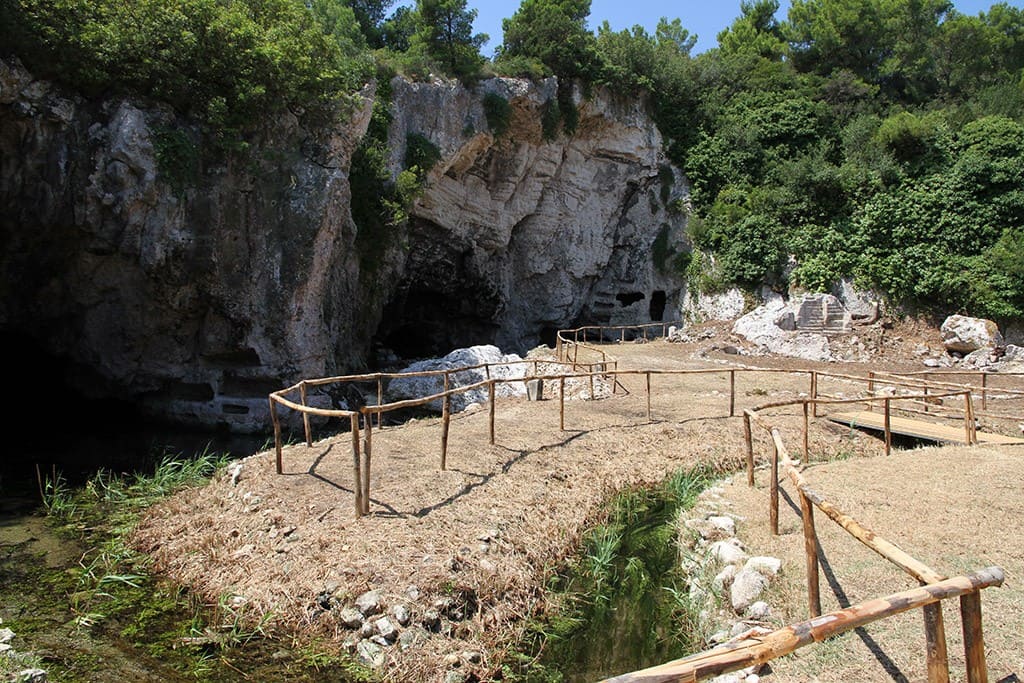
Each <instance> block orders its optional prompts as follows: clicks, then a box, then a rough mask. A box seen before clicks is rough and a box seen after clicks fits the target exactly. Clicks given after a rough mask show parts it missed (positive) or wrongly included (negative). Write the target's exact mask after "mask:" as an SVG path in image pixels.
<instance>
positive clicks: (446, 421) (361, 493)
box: [269, 359, 976, 516]
mask: <svg viewBox="0 0 1024 683" xmlns="http://www.w3.org/2000/svg"><path fill="white" fill-rule="evenodd" d="M517 364H522V365H526V366H527V368H532V372H526V373H525V374H524V376H523V377H521V378H496V377H491V375H492V372H493V371H494V369H495V368H496V367H498V366H511V365H517ZM541 365H547V366H549V367H550V366H552V365H554V366H561V367H563V368H564V371H563V372H559V373H549V374H544V373H541V372H539V368H540V366H541ZM581 368H586V371H581ZM481 369H482V370H484V373H485V376H486V377H487V379H484V380H482V381H479V382H475V383H472V384H469V385H465V386H457V387H453V386H451V379H452V376H455V375H458V374H460V373H464V372H466V371H470V370H481ZM750 374H768V375H779V374H785V375H798V376H801V375H802V376H806V381H807V391H808V395H809V397H810V398H809V399H806V400H803V401H802V402H803V410H804V430H803V443H804V457H805V458H806V457H807V442H808V420H809V417H810V416H809V415H808V411H809V410H810V411H811V415H813V416H814V417H817V416H818V414H819V412H820V410H819V406H823V405H830V406H835V405H848V404H856V403H865V404H867V405H868V406H869V407H870V406H874V405H879V406H880V407H881V410H882V412H883V414H884V419H885V425H884V436H885V448H886V453H887V454H888V453H889V451H890V449H891V444H892V430H891V429H890V424H889V420H890V415H891V414H892V412H893V411H894V404H900V403H910V404H918V403H921V402H922V401H923V400H924V399H927V400H928V401H930V402H933V403H934V402H935V401H942V400H943V399H946V398H950V397H962V399H963V401H962V405H963V408H962V409H959V408H957V407H955V406H954V407H951V406H949V405H943V406H941V409H942V411H943V413H942V414H943V415H945V416H947V417H953V418H955V419H960V420H962V422H963V425H964V435H965V441H966V442H967V443H974V442H975V440H976V438H975V434H976V432H975V420H974V412H973V402H972V395H971V392H970V391H969V390H960V391H947V392H945V393H939V392H937V391H936V392H933V393H931V394H929V395H928V396H924V395H920V394H906V395H896V394H894V395H885V396H882V397H877V396H873V394H874V393H876V392H877V391H878V386H879V385H880V384H886V385H889V386H902V385H900V383H899V381H898V380H896V379H893V380H888V379H878V378H871V377H859V376H856V375H847V374H843V373H835V372H822V371H817V370H781V369H775V368H758V367H748V368H728V369H725V368H705V369H688V370H621V369H616V366H613V365H611V363H609V362H607V361H606V362H592V363H588V364H582V363H575V362H572V361H554V360H539V359H530V360H521V361H512V362H509V363H492V364H481V365H475V366H467V367H461V368H453V369H447V370H431V371H423V372H411V373H372V374H364V375H345V376H338V377H328V378H323V379H311V380H303V381H301V382H299V383H298V384H295V385H293V386H291V387H288V388H286V389H282V390H280V391H277V392H274V393H272V394H270V397H269V399H270V415H271V421H272V423H273V428H274V446H275V454H276V460H277V463H276V464H277V472H278V474H280V473H281V472H282V470H283V453H282V438H281V421H280V419H279V415H278V408H279V407H284V408H288V409H291V410H294V411H297V412H299V413H300V414H301V415H302V420H303V427H304V432H305V440H306V444H307V446H311V445H312V443H313V436H312V425H311V423H310V417H311V416H319V417H327V418H339V419H341V420H342V421H348V423H349V429H350V431H351V433H352V462H353V465H352V471H353V479H354V484H355V489H354V490H355V491H356V502H355V507H356V515H357V516H362V515H365V514H368V513H369V501H370V472H371V466H372V455H373V429H374V425H373V424H372V423H373V416H374V415H376V428H377V429H382V428H383V427H384V421H383V416H384V415H385V414H386V413H389V412H394V411H398V410H405V409H409V408H415V407H422V406H426V405H429V404H431V403H435V402H440V403H441V406H442V409H441V436H440V468H441V469H442V470H444V469H446V467H447V455H448V440H449V430H450V422H451V413H452V411H451V399H452V397H453V396H455V395H458V394H461V393H465V392H469V391H473V390H477V389H486V390H487V395H488V399H489V400H488V401H487V404H488V413H489V421H490V425H489V433H490V443H491V444H493V443H495V412H496V406H497V402H496V401H495V400H494V397H495V395H496V393H497V392H496V387H497V386H498V385H499V384H512V383H520V382H522V383H527V384H528V383H529V382H532V381H538V382H542V383H543V382H557V383H558V384H559V392H558V393H559V428H560V429H562V430H564V429H565V428H566V427H565V422H566V416H565V383H566V381H567V380H568V379H572V378H575V379H584V380H585V381H588V382H589V384H590V398H591V399H593V398H595V381H596V380H597V379H606V380H610V384H611V390H612V392H613V393H615V391H616V389H617V388H623V387H622V385H621V384H620V382H619V378H620V377H624V376H630V375H632V376H638V377H641V376H642V377H643V379H644V383H643V384H644V388H645V391H644V396H645V400H646V418H647V421H648V422H650V421H652V420H653V419H654V411H653V409H652V397H653V396H654V393H655V391H654V388H655V387H654V379H655V378H659V377H671V376H688V375H723V376H724V377H725V378H726V381H727V383H728V384H727V392H726V395H727V397H728V405H727V411H726V412H725V414H726V415H728V416H729V417H735V416H736V415H737V410H736V399H737V395H738V391H737V377H738V376H740V375H750ZM416 377H438V378H440V379H441V385H442V391H440V392H437V393H434V394H431V395H428V396H421V397H416V398H411V399H406V400H401V401H393V402H390V403H384V402H383V396H384V387H385V385H386V383H387V382H388V381H390V380H392V379H397V378H401V379H406V378H416ZM826 380H828V381H831V382H832V383H833V384H836V383H841V385H842V386H843V387H845V388H847V389H850V388H856V387H857V386H858V385H863V389H861V390H860V393H862V394H863V396H859V397H856V398H850V399H842V398H835V396H836V394H829V393H826V392H825V391H823V390H822V389H823V385H824V384H825V382H826ZM345 383H375V384H376V393H377V404H376V405H367V406H363V407H361V408H359V409H358V410H345V409H334V408H321V407H317V406H312V405H309V390H310V389H311V388H319V387H324V386H328V385H338V384H345ZM792 403H793V402H792V401H784V402H780V403H777V404H770V405H766V406H762V407H761V409H762V410H764V409H767V408H770V407H782V406H788V405H791V404H792ZM924 405H925V410H927V406H928V405H929V404H927V403H925V404H924ZM906 410H910V411H913V410H914V409H913V408H909V409H906ZM934 410H935V409H934V408H933V413H932V415H935V414H936V413H935V412H934ZM709 416H710V415H703V417H709ZM749 421H750V418H749V416H747V415H746V414H744V433H745V435H746V437H747V442H748V465H749V462H750V461H751V459H752V457H753V456H752V453H751V451H750V446H749V443H750V423H749Z"/></svg>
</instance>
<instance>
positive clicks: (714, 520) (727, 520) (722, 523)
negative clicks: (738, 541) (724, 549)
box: [708, 515, 736, 537]
mask: <svg viewBox="0 0 1024 683" xmlns="http://www.w3.org/2000/svg"><path fill="white" fill-rule="evenodd" d="M708 523H709V524H710V525H711V526H712V527H714V528H715V529H718V530H719V531H721V532H722V533H724V534H725V535H726V536H727V537H728V536H735V535H736V521H735V520H733V518H732V517H726V516H724V515H720V516H717V517H708Z"/></svg>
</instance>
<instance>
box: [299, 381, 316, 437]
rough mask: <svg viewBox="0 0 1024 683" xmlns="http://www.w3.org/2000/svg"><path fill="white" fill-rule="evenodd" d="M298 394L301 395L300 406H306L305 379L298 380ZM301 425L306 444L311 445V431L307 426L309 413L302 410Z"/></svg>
mask: <svg viewBox="0 0 1024 683" xmlns="http://www.w3.org/2000/svg"><path fill="white" fill-rule="evenodd" d="M299 395H300V396H301V397H302V407H303V408H305V407H306V381H305V380H303V381H301V382H299ZM302 426H303V427H305V429H306V446H310V447H311V446H312V445H313V432H312V430H311V429H310V428H309V413H307V412H306V411H305V410H303V411H302Z"/></svg>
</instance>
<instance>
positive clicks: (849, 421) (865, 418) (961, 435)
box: [827, 410, 1024, 445]
mask: <svg viewBox="0 0 1024 683" xmlns="http://www.w3.org/2000/svg"><path fill="white" fill-rule="evenodd" d="M827 417H828V419H829V420H832V421H833V422H838V423H840V424H845V425H850V426H851V427H862V428H864V429H873V430H876V431H880V432H884V431H885V415H884V414H883V413H873V412H870V411H867V410H860V411H854V412H845V413H833V414H831V415H828V416H827ZM889 431H890V432H891V433H893V434H902V435H903V436H912V437H914V438H917V439H927V440H929V441H938V442H940V443H968V441H967V435H966V433H965V431H964V428H963V427H960V426H952V425H944V424H938V423H935V422H928V421H925V420H915V419H912V418H908V417H897V416H895V415H890V416H889ZM974 435H975V438H976V439H977V442H978V443H989V444H1003V445H1017V444H1024V438H1019V437H1013V436H1005V435H1003V434H991V433H986V432H974Z"/></svg>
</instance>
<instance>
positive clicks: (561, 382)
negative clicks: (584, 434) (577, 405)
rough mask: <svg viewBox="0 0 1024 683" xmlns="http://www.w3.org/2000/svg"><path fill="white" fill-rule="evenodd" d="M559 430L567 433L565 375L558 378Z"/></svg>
mask: <svg viewBox="0 0 1024 683" xmlns="http://www.w3.org/2000/svg"><path fill="white" fill-rule="evenodd" d="M558 428H559V429H561V430H562V431H563V432H564V431H565V375H562V376H561V377H559V378H558Z"/></svg>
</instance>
